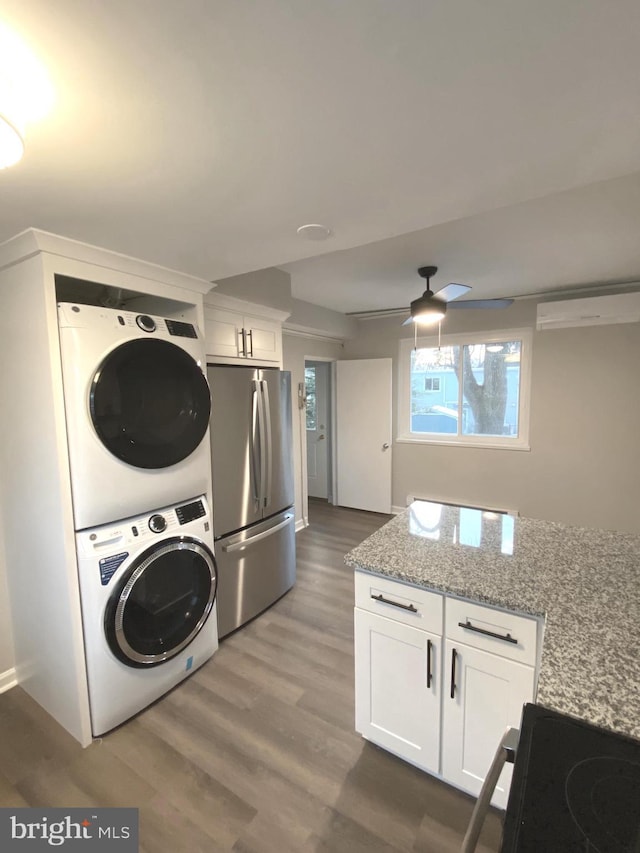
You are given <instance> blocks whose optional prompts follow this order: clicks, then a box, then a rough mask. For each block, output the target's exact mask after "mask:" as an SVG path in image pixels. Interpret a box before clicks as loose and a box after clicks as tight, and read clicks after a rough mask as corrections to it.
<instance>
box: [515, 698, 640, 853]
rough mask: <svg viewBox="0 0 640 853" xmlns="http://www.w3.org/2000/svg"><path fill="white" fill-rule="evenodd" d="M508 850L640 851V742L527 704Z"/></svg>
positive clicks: (561, 852)
mask: <svg viewBox="0 0 640 853" xmlns="http://www.w3.org/2000/svg"><path fill="white" fill-rule="evenodd" d="M502 853H640V741H637V740H634V739H633V738H628V737H625V736H623V735H619V734H615V733H612V732H609V731H607V730H605V729H601V728H599V727H597V726H592V725H590V724H589V723H585V722H582V721H580V720H576V719H574V718H573V717H568V716H566V715H564V714H558V713H556V712H555V711H548V710H546V709H545V708H543V707H541V706H539V705H525V708H524V712H523V715H522V725H521V731H520V741H519V744H518V751H517V755H516V761H515V766H514V771H513V781H512V785H511V793H510V795H509V804H508V807H507V812H506V816H505V825H504V835H503V843H502Z"/></svg>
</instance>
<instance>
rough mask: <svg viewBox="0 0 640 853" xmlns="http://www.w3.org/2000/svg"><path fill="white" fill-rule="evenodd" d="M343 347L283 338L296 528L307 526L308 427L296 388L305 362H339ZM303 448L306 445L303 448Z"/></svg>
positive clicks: (303, 338) (302, 379)
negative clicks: (305, 460) (305, 449)
mask: <svg viewBox="0 0 640 853" xmlns="http://www.w3.org/2000/svg"><path fill="white" fill-rule="evenodd" d="M343 352H344V349H343V346H342V344H341V343H339V342H334V341H330V340H323V339H321V338H311V337H306V336H305V337H302V336H300V335H293V334H291V333H287V331H286V330H285V332H284V335H283V367H284V369H285V370H290V371H291V391H292V397H293V399H292V415H293V463H294V477H295V492H296V527H297V528H299V527H300V526H301V525H302V524H306V523H307V519H306V517H305V511H306V507H305V506H303V504H304V498H303V495H304V494H306V489H305V483H304V476H305V473H304V464H303V455H302V448H303V436H304V435H305V431H306V428H307V424H306V417H305V412H304V409H300V408H299V407H298V401H297V388H298V383H299V382H304V363H305V360H306V359H318V360H323V359H332V360H333V359H338V358H342V357H343ZM304 446H305V447H306V445H304Z"/></svg>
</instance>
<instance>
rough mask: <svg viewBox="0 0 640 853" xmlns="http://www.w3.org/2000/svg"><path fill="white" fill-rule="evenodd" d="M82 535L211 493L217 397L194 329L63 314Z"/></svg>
mask: <svg viewBox="0 0 640 853" xmlns="http://www.w3.org/2000/svg"><path fill="white" fill-rule="evenodd" d="M58 325H59V330H60V351H61V358H62V378H63V386H64V401H65V413H66V421H67V438H68V446H69V464H70V468H71V489H72V496H73V512H74V519H75V529H76V530H84V529H85V528H87V527H94V526H96V525H99V524H104V523H107V522H112V521H114V520H116V519H120V518H127V517H129V516H132V515H134V514H136V513H139V512H146V511H147V510H149V509H150V508H152V507H154V506H161V505H163V504H172V503H175V502H176V501H181V500H187V499H189V498H193V497H196V496H197V495H200V494H204V493H206V492H207V491H208V488H209V477H210V448H209V442H208V441H205V440H204V438H205V436H206V434H207V430H208V426H209V415H210V411H211V398H210V395H209V386H208V384H207V380H206V377H205V373H204V372H203V369H204V370H206V363H205V361H206V359H205V347H204V341H203V339H202V337H201V335H200V333H199V331H198V329H197V328H196V326H194V325H193V324H191V323H186V322H182V321H177V320H169V319H165V318H163V317H152V316H149V315H147V314H136V313H135V312H133V311H120V310H117V309H112V308H101V307H99V306H94V305H81V304H71V303H60V304H59V305H58Z"/></svg>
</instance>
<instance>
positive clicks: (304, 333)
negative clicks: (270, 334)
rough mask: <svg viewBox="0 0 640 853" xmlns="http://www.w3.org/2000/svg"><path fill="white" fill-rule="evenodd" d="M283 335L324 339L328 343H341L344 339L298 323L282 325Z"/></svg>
mask: <svg viewBox="0 0 640 853" xmlns="http://www.w3.org/2000/svg"><path fill="white" fill-rule="evenodd" d="M282 334H283V335H290V336H291V337H292V338H310V339H311V340H314V341H325V342H326V343H328V344H340V345H343V344H344V341H345V339H344V338H340V337H336V336H333V335H325V334H324V333H322V332H314V331H313V330H312V329H309V328H308V327H306V326H298V325H288V324H285V325H284V326H283V327H282ZM321 360H322V359H319V358H316V359H314V361H321ZM330 360H331V359H325V361H330Z"/></svg>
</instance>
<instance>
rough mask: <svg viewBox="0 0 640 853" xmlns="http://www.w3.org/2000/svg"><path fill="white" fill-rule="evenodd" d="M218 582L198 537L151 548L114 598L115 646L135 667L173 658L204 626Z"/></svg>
mask: <svg viewBox="0 0 640 853" xmlns="http://www.w3.org/2000/svg"><path fill="white" fill-rule="evenodd" d="M217 585H218V575H217V570H216V564H215V559H214V556H213V554H212V553H211V551H210V550H209V549H208V548H207V547H206V546H205V545H204V544H203V543H202V542H200V541H199V540H197V539H192V538H191V537H187V536H176V537H173V538H171V539H164V540H163V541H162V542H159V543H158V544H157V545H154V546H153V547H152V548H149V549H148V550H147V551H145V552H144V553H143V554H141V555H140V557H139V558H138V559H137V560H136V561H135V562H134V563H133V564H132V565H131V566H130V568H129V570H128V571H127V572H126V574H125V576H124V577H123V578H122V579H121V581H120V583H119V584H118V587H117V588H116V590H115V591H114V594H113V596H112V597H111V598H110V599H109V604H108V606H107V609H106V613H105V626H104V627H105V632H106V636H107V641H108V643H109V647H110V648H111V651H112V652H113V653H114V655H115V656H116V657H117V658H119V659H120V660H121V661H123V662H124V663H126V664H128V665H129V666H135V667H147V666H154V665H157V664H160V663H163V662H164V661H166V660H169V659H170V658H172V657H174V656H175V655H177V654H178V653H179V652H180V651H182V649H184V648H186V647H187V646H188V645H189V643H190V642H191V641H192V640H193V639H194V638H195V637H196V635H197V634H198V633H199V632H200V631H201V630H202V628H203V627H204V625H205V622H206V621H207V618H208V616H209V614H210V613H211V609H212V607H213V605H214V601H215V597H216V590H217Z"/></svg>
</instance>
